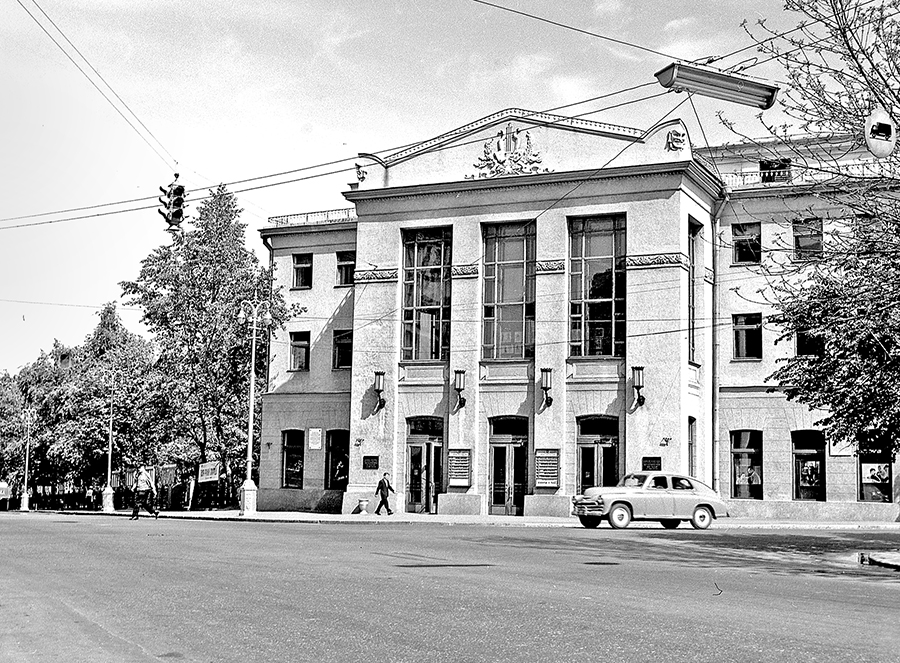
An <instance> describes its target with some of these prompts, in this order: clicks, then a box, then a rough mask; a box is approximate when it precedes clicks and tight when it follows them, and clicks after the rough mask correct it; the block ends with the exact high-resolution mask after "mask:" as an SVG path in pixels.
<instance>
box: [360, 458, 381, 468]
mask: <svg viewBox="0 0 900 663" xmlns="http://www.w3.org/2000/svg"><path fill="white" fill-rule="evenodd" d="M363 469H364V470H377V469H378V456H363Z"/></svg>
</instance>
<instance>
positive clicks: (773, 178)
mask: <svg viewBox="0 0 900 663" xmlns="http://www.w3.org/2000/svg"><path fill="white" fill-rule="evenodd" d="M759 174H760V181H761V182H762V183H763V184H766V183H768V182H790V181H791V160H790V159H776V160H774V161H769V160H762V161H760V162H759Z"/></svg>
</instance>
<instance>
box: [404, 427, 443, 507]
mask: <svg viewBox="0 0 900 663" xmlns="http://www.w3.org/2000/svg"><path fill="white" fill-rule="evenodd" d="M406 468H407V469H406V510H407V511H408V512H410V513H436V512H437V496H438V495H439V494H440V493H442V492H444V480H443V477H444V447H443V445H442V443H441V440H440V438H430V439H415V438H411V439H410V441H409V444H408V445H407V447H406Z"/></svg>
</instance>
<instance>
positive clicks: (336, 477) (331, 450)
mask: <svg viewBox="0 0 900 663" xmlns="http://www.w3.org/2000/svg"><path fill="white" fill-rule="evenodd" d="M349 469H350V431H348V430H330V431H328V433H327V434H326V438H325V490H347V480H348V478H349Z"/></svg>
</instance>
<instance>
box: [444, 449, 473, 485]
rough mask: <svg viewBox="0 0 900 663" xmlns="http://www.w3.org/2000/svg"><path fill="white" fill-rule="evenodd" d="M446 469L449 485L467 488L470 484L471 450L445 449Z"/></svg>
mask: <svg viewBox="0 0 900 663" xmlns="http://www.w3.org/2000/svg"><path fill="white" fill-rule="evenodd" d="M447 470H448V473H449V475H450V481H449V485H450V486H456V487H463V488H467V487H469V486H471V485H472V450H471V449H450V450H448V451H447Z"/></svg>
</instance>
